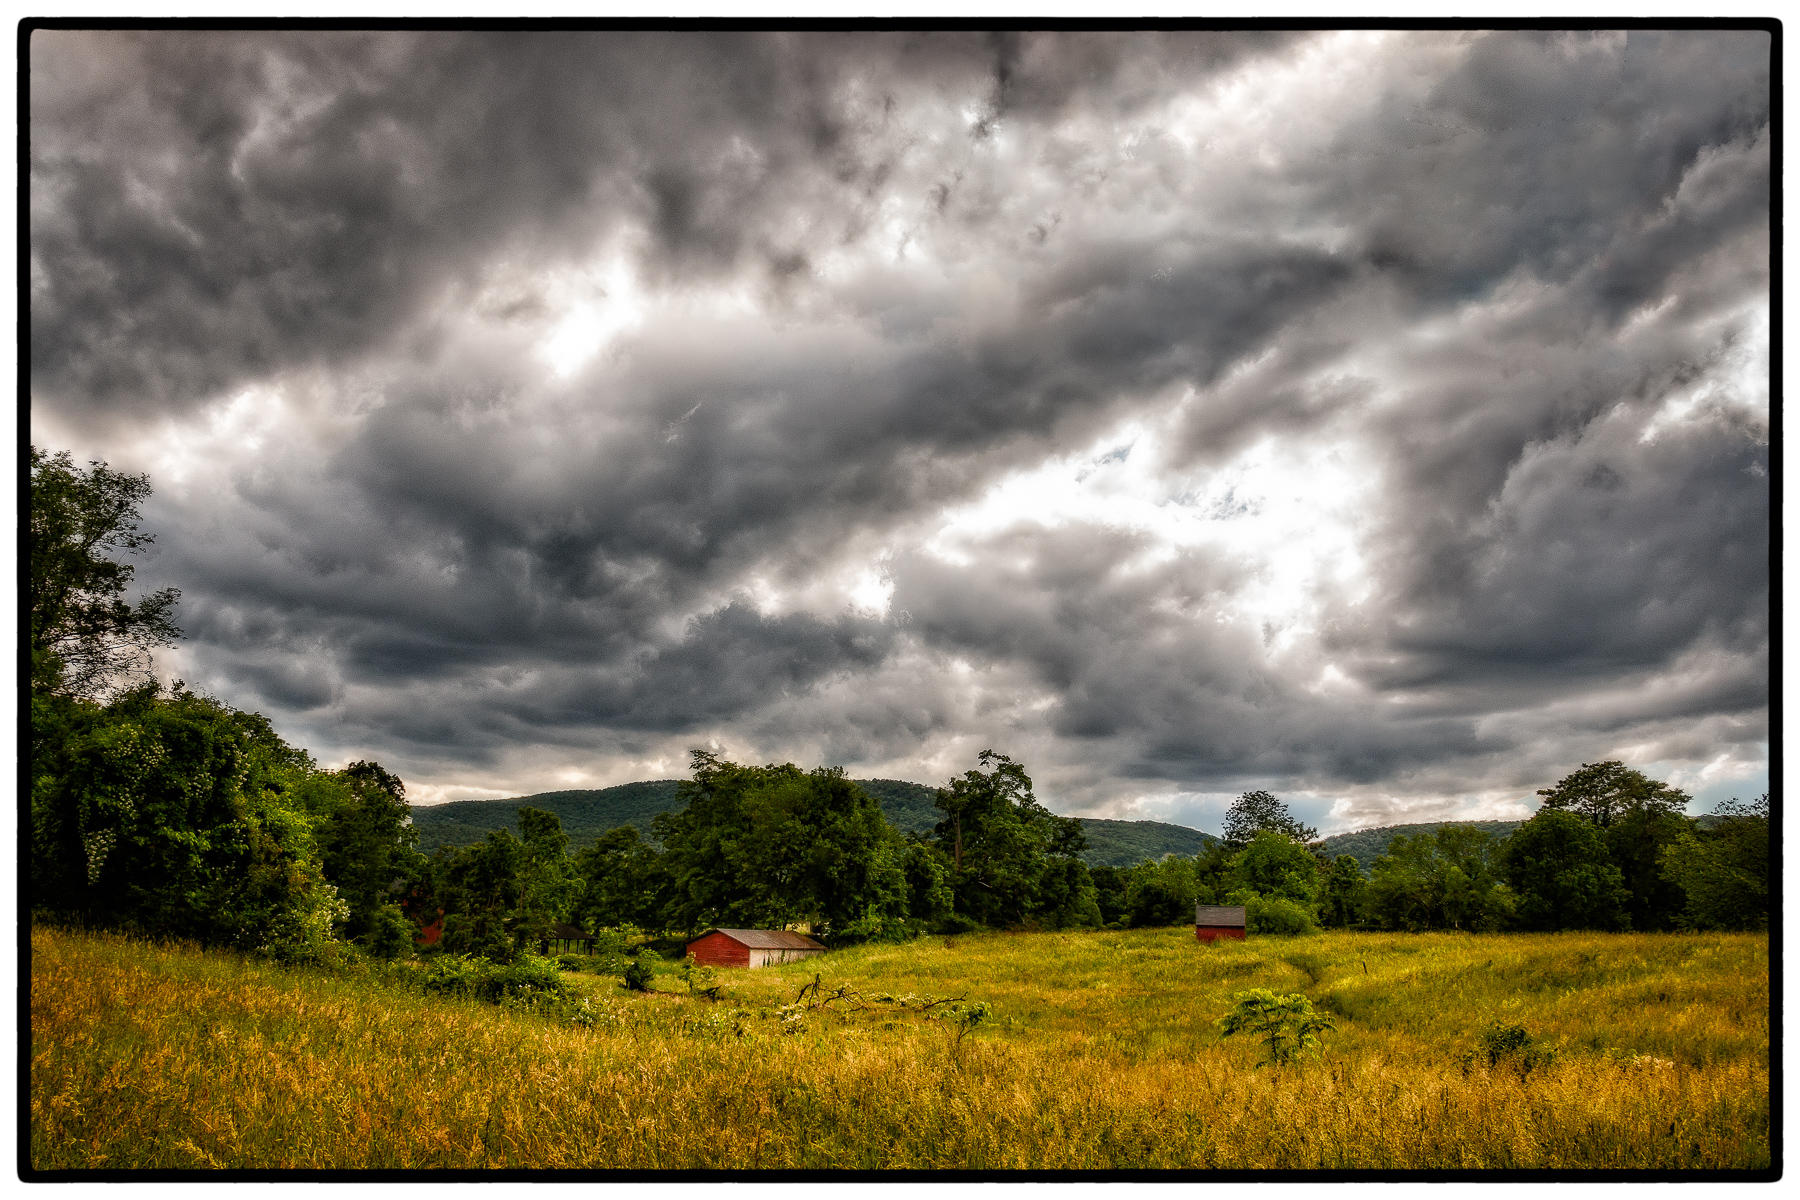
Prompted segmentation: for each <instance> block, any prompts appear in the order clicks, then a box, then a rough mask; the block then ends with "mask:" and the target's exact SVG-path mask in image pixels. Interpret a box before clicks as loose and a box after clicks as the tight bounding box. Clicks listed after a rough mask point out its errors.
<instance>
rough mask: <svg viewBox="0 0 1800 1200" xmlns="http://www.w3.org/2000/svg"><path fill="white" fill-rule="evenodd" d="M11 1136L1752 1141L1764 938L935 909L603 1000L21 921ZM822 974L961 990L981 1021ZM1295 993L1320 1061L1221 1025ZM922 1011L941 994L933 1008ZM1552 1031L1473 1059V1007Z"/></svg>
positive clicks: (481, 1160) (308, 1142) (1285, 1148)
mask: <svg viewBox="0 0 1800 1200" xmlns="http://www.w3.org/2000/svg"><path fill="white" fill-rule="evenodd" d="M31 969H32V975H31V1085H30V1091H31V1118H30V1119H31V1132H30V1157H31V1163H32V1165H33V1166H34V1167H35V1168H37V1169H39V1170H56V1169H71V1168H72V1169H82V1168H102V1169H118V1168H160V1169H171V1168H207V1167H235V1168H246V1169H279V1168H351V1169H355V1168H386V1169H393V1168H454V1169H465V1170H466V1169H471V1168H477V1169H479V1168H500V1167H508V1168H588V1169H592V1168H608V1167H623V1168H637V1169H668V1168H695V1167H709V1168H728V1169H745V1170H748V1169H754V1168H777V1167H778V1168H838V1169H846V1168H847V1169H876V1168H960V1169H976V1170H1006V1169H1011V1168H1048V1169H1096V1168H1101V1169H1131V1168H1202V1169H1242V1168H1285V1169H1317V1168H1323V1169H1328V1170H1361V1169H1384V1170H1396V1169H1398V1170H1406V1169H1421V1168H1423V1169H1438V1170H1444V1169H1449V1170H1456V1169H1485V1168H1514V1169H1517V1168H1550V1169H1574V1168H1612V1169H1646V1168H1647V1169H1657V1170H1684V1169H1695V1168H1701V1169H1705V1168H1714V1169H1717V1168H1727V1169H1731V1168H1738V1169H1743V1168H1749V1169H1766V1168H1767V1167H1768V1165H1769V1162H1770V1150H1769V1145H1770V1143H1769V1115H1770V1106H1769V1071H1768V1048H1769V1022H1768V944H1767V940H1766V938H1764V937H1763V936H1761V935H1740V934H1704V935H1691V936H1690V935H1655V934H1623V935H1608V934H1554V935H1449V934H1351V933H1329V934H1318V935H1313V936H1308V937H1300V938H1291V939H1282V938H1264V939H1254V940H1252V941H1250V942H1247V943H1223V944H1220V945H1217V946H1213V947H1202V946H1198V945H1196V943H1195V941H1194V938H1193V933H1192V930H1191V929H1188V928H1177V929H1164V930H1133V931H1129V932H1120V933H1112V932H1083V933H1066V934H1055V933H1039V934H991V935H982V936H973V937H971V936H963V937H956V938H951V939H945V938H929V939H924V940H921V941H918V942H915V943H912V944H909V945H905V946H884V947H865V948H860V949H856V950H848V951H840V952H836V953H832V954H829V955H827V956H824V957H822V958H818V959H814V960H812V961H811V962H810V963H807V964H804V965H794V966H789V967H784V968H775V969H763V970H757V971H738V972H728V973H725V972H722V973H721V974H722V977H723V978H724V980H725V994H724V996H723V998H722V999H720V1000H717V1001H710V1000H707V999H704V998H698V997H692V996H688V995H686V994H680V993H678V990H677V989H679V987H680V984H679V982H678V981H677V980H676V979H675V978H674V977H673V976H671V975H664V976H661V977H659V979H658V980H657V986H658V987H659V988H661V989H667V990H666V991H663V992H659V993H656V994H651V995H627V994H626V993H624V992H623V991H621V990H619V989H618V988H617V987H616V986H615V985H614V984H613V983H611V982H610V981H608V980H605V979H598V978H594V977H587V976H577V977H573V978H575V979H577V980H578V981H579V982H580V983H581V985H582V986H584V987H587V988H589V989H590V990H591V992H592V995H593V1003H594V1007H595V1011H596V1017H595V1020H594V1023H593V1025H592V1026H591V1027H588V1028H576V1027H572V1026H570V1025H568V1024H567V1023H559V1022H557V1021H554V1020H552V1019H550V1018H548V1017H542V1016H537V1015H533V1014H530V1013H525V1012H516V1011H509V1010H506V1009H502V1008H499V1007H496V1006H493V1005H488V1004H482V1003H479V1002H476V1001H465V1000H451V999H445V998H440V997H431V996H425V995H420V994H416V993H414V992H412V991H410V990H407V989H404V988H399V987H395V986H392V985H385V984H382V983H380V982H378V981H375V980H370V979H357V978H348V977H339V976H331V975H326V974H322V973H318V972H309V971H305V970H300V969H292V970H284V969H281V968H278V967H275V966H272V965H269V964H266V963H258V962H252V961H244V960H240V959H237V958H233V957H229V956H224V955H218V954H209V953H204V952H201V951H198V950H194V949H191V948H181V947H158V946H153V945H148V944H145V943H141V942H133V941H130V940H127V939H124V938H118V937H111V936H103V935H93V934H75V933H68V932H62V931H56V930H46V929H36V930H34V931H33V932H32V968H31ZM815 970H816V971H817V973H819V974H821V975H822V976H823V984H824V991H825V992H826V993H827V994H829V993H831V992H832V991H834V990H836V989H837V988H840V987H847V988H850V989H853V991H855V992H859V993H860V994H861V995H862V996H863V997H864V998H865V1000H872V998H873V997H875V996H877V995H879V994H882V993H905V994H911V995H914V996H918V997H925V996H933V997H950V996H966V997H967V998H968V999H969V1000H971V1001H985V1002H987V1003H988V1004H989V1005H990V1006H991V1010H992V1013H993V1019H992V1020H991V1021H989V1022H987V1023H985V1024H982V1025H979V1026H977V1027H975V1028H974V1029H973V1030H972V1031H970V1032H968V1033H967V1035H966V1036H965V1037H963V1038H962V1039H961V1040H960V1041H959V1040H958V1039H957V1036H956V1033H957V1031H956V1028H955V1026H954V1024H953V1023H951V1022H945V1021H933V1020H929V1019H927V1016H926V1014H922V1013H919V1012H917V1011H913V1010H907V1009H901V1008H898V1007H897V1006H895V1005H893V1004H884V1003H878V1002H871V1003H868V1006H867V1007H864V1008H861V1009H855V1008H852V1007H850V1006H849V1005H848V1004H847V1003H845V1002H842V1001H840V1002H839V1003H836V1004H833V1005H832V1006H830V1007H829V1008H820V1009H813V1010H805V1009H795V1008H792V1007H789V1008H788V1009H787V1011H786V1013H785V1014H784V1013H783V1011H782V1009H783V1006H788V1005H790V1004H791V1002H792V1001H794V1000H795V997H796V994H797V993H798V992H799V991H800V989H801V987H802V985H803V984H805V983H807V982H810V981H811V980H812V979H813V977H814V974H815ZM1252 987H1271V988H1274V989H1276V990H1278V991H1282V992H1287V991H1301V992H1304V993H1305V994H1306V995H1308V996H1309V997H1311V998H1312V999H1313V1001H1314V1003H1315V1004H1316V1005H1318V1006H1319V1007H1320V1008H1321V1009H1323V1010H1325V1011H1327V1012H1329V1013H1330V1014H1332V1015H1333V1016H1334V1018H1335V1020H1336V1022H1337V1028H1336V1030H1335V1031H1334V1032H1332V1033H1329V1034H1327V1035H1326V1039H1325V1046H1324V1049H1323V1052H1322V1053H1321V1054H1319V1055H1318V1056H1317V1057H1315V1058H1312V1059H1310V1060H1306V1061H1303V1062H1301V1063H1298V1064H1295V1065H1290V1066H1287V1067H1281V1068H1276V1067H1268V1066H1260V1067H1259V1066H1258V1065H1257V1064H1258V1059H1259V1048H1258V1046H1257V1045H1256V1043H1255V1042H1254V1041H1253V1040H1251V1039H1247V1038H1241V1037H1239V1038H1231V1039H1225V1040H1221V1038H1220V1037H1219V1034H1218V1031H1217V1030H1216V1029H1215V1028H1214V1025H1213V1022H1214V1020H1215V1019H1216V1018H1218V1017H1220V1016H1221V1015H1223V1014H1224V1012H1225V1011H1226V1010H1227V1009H1228V1008H1229V1007H1230V1006H1231V998H1232V996H1233V994H1234V993H1236V992H1238V991H1241V990H1244V989H1247V988H1252ZM931 1011H937V1010H931ZM1496 1021H1498V1022H1501V1023H1503V1024H1511V1025H1519V1026H1522V1027H1523V1028H1524V1029H1525V1030H1527V1031H1528V1032H1529V1033H1530V1035H1531V1036H1532V1038H1533V1045H1534V1046H1536V1047H1540V1048H1546V1049H1549V1050H1552V1051H1553V1052H1554V1058H1553V1059H1552V1060H1551V1061H1550V1062H1548V1064H1547V1065H1540V1066H1538V1067H1536V1068H1535V1069H1533V1070H1530V1071H1528V1072H1527V1071H1521V1070H1520V1069H1518V1068H1517V1067H1514V1066H1508V1065H1505V1064H1504V1063H1502V1065H1499V1066H1490V1065H1488V1061H1487V1059H1486V1058H1485V1057H1482V1058H1478V1059H1476V1060H1475V1061H1469V1052H1470V1051H1473V1050H1474V1049H1476V1047H1477V1045H1478V1041H1479V1037H1480V1034H1481V1033H1482V1031H1483V1030H1485V1029H1487V1028H1488V1027H1489V1025H1490V1024H1491V1023H1493V1022H1496Z"/></svg>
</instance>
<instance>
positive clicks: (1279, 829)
mask: <svg viewBox="0 0 1800 1200" xmlns="http://www.w3.org/2000/svg"><path fill="white" fill-rule="evenodd" d="M1265 832H1266V833H1279V834H1282V835H1284V836H1286V837H1289V838H1292V839H1293V840H1294V841H1296V842H1301V843H1305V842H1310V841H1312V840H1313V839H1314V838H1316V837H1318V836H1319V831H1318V830H1316V829H1314V828H1313V827H1312V826H1310V825H1303V824H1301V823H1300V822H1299V821H1297V820H1295V819H1294V818H1293V817H1292V816H1291V815H1289V813H1288V810H1287V805H1286V804H1283V803H1282V802H1281V801H1280V800H1278V799H1276V798H1275V797H1274V796H1273V795H1271V794H1270V793H1268V792H1264V791H1254V792H1245V793H1244V794H1243V795H1241V796H1239V797H1238V798H1237V799H1236V800H1235V801H1234V802H1233V803H1232V805H1231V808H1230V810H1229V811H1227V812H1226V814H1225V824H1224V827H1223V829H1222V830H1221V831H1220V833H1221V838H1222V840H1223V841H1224V842H1225V844H1226V845H1227V846H1229V847H1231V848H1232V849H1233V850H1239V849H1242V848H1243V847H1245V846H1248V845H1249V844H1250V843H1251V842H1252V841H1253V840H1255V838H1256V835H1257V834H1259V833H1265Z"/></svg>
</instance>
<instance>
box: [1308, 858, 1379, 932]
mask: <svg viewBox="0 0 1800 1200" xmlns="http://www.w3.org/2000/svg"><path fill="white" fill-rule="evenodd" d="M1368 903H1369V885H1368V883H1367V881H1365V880H1364V879H1363V873H1362V864H1360V863H1358V862H1357V861H1356V858H1355V856H1354V855H1349V854H1340V855H1338V856H1337V857H1336V858H1334V859H1332V860H1331V865H1330V866H1329V867H1328V868H1326V871H1325V879H1324V890H1323V894H1322V895H1321V896H1320V899H1319V919H1320V921H1321V923H1323V924H1324V925H1325V926H1326V927H1328V928H1331V929H1343V928H1345V927H1347V926H1350V925H1354V924H1356V923H1357V922H1358V921H1360V920H1361V919H1362V914H1363V909H1364V908H1365V907H1366V906H1367V905H1368Z"/></svg>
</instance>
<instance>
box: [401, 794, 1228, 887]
mask: <svg viewBox="0 0 1800 1200" xmlns="http://www.w3.org/2000/svg"><path fill="white" fill-rule="evenodd" d="M855 782H856V783H857V785H858V786H860V787H861V788H862V789H863V791H865V792H867V793H868V794H869V795H870V796H872V797H874V799H875V800H876V801H877V802H878V803H879V804H880V805H881V813H882V815H883V816H885V817H886V818H887V819H888V821H889V822H891V823H892V824H893V826H894V827H895V828H896V829H899V830H900V831H901V832H903V833H917V834H926V833H930V832H931V828H932V826H934V825H936V824H937V823H938V821H940V820H942V819H943V815H944V814H943V813H941V812H939V811H938V809H937V802H936V797H937V789H936V788H932V787H926V786H925V785H924V784H921V783H909V782H907V781H906V780H903V779H858V780H856V781H855ZM680 786H681V781H680V780H678V779H651V780H642V781H639V782H637V783H622V784H619V785H617V786H615V787H609V788H598V789H577V790H574V791H564V792H540V793H538V794H537V795H535V796H521V797H517V798H514V799H508V800H459V801H456V802H454V803H451V804H433V805H414V806H413V809H412V818H413V828H414V829H416V830H418V833H419V849H420V850H422V851H424V852H425V853H427V854H430V853H431V852H432V851H434V850H436V849H438V848H439V847H440V846H472V845H474V844H475V843H476V842H479V841H480V840H481V839H482V838H484V837H486V836H487V835H488V833H490V832H491V831H493V830H496V829H517V828H518V824H519V810H520V809H522V808H537V809H542V810H544V811H545V812H552V813H555V814H556V815H557V817H558V818H559V819H560V820H561V821H562V827H563V831H564V832H565V833H567V834H568V836H569V844H570V845H572V846H586V845H588V844H590V843H592V842H593V841H594V839H595V838H597V837H599V836H600V835H601V834H603V833H605V832H606V831H607V830H609V829H617V828H619V827H620V826H623V825H629V826H631V827H632V828H634V829H636V830H637V831H638V833H639V834H641V835H643V836H644V837H645V838H649V837H650V822H651V821H652V819H654V818H655V817H656V815H657V814H658V813H664V812H672V811H674V810H675V808H676V806H677V804H678V803H679V801H678V799H677V794H676V792H677V789H678V788H679V787H680ZM1076 819H1077V820H1078V821H1080V822H1081V831H1082V833H1083V834H1085V835H1086V836H1087V848H1086V849H1085V850H1084V851H1082V854H1081V858H1082V860H1083V861H1085V862H1086V863H1087V864H1088V865H1089V866H1094V867H1102V866H1106V867H1125V866H1130V865H1131V864H1132V863H1136V862H1143V861H1144V860H1146V859H1157V858H1161V857H1162V856H1163V855H1165V854H1183V855H1187V854H1198V853H1199V852H1200V851H1201V850H1204V849H1205V848H1206V846H1207V845H1208V844H1209V843H1211V842H1212V841H1214V840H1215V839H1214V838H1213V836H1212V835H1211V834H1209V833H1202V832H1200V831H1199V830H1197V829H1189V828H1187V827H1186V826H1184V825H1170V824H1168V823H1166V822H1163V821H1108V820H1101V819H1098V818H1094V817H1078V818H1076Z"/></svg>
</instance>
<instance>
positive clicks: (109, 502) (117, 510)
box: [26, 446, 181, 699]
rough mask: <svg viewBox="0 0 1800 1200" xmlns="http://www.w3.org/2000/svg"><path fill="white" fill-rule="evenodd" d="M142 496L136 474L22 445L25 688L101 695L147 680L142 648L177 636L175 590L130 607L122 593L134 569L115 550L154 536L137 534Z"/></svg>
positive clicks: (146, 652) (133, 547)
mask: <svg viewBox="0 0 1800 1200" xmlns="http://www.w3.org/2000/svg"><path fill="white" fill-rule="evenodd" d="M149 495H150V483H149V480H147V479H146V478H145V477H144V476H142V475H125V474H122V473H120V472H118V471H114V470H112V469H110V468H109V467H108V466H107V465H106V464H105V463H103V462H91V463H89V464H88V467H87V469H86V470H82V469H81V468H79V467H77V466H75V464H74V461H73V460H72V459H71V458H70V456H69V454H68V452H67V451H59V452H57V453H54V454H52V453H50V452H48V451H45V450H43V449H40V448H39V447H37V446H33V447H31V512H30V522H29V524H30V527H29V530H28V531H27V539H28V544H29V547H30V561H29V565H28V569H27V572H26V609H27V620H28V630H29V635H28V636H29V639H30V653H31V666H30V670H31V689H32V692H33V693H34V694H39V693H43V694H59V695H65V696H73V697H78V698H84V699H102V698H104V697H106V696H108V695H111V694H113V693H115V692H117V691H118V690H120V689H121V688H125V687H129V686H132V685H135V684H140V683H144V682H147V681H148V680H149V678H150V654H151V651H153V650H155V649H156V648H157V647H158V646H166V645H170V644H172V643H173V642H174V641H175V639H176V638H178V637H179V636H180V634H181V631H180V630H179V629H177V628H176V627H175V623H174V620H173V613H174V609H175V601H176V600H177V598H178V597H179V595H180V593H179V592H177V591H176V590H175V589H174V588H164V589H162V590H161V591H158V592H153V593H151V594H150V595H148V596H146V597H144V598H143V599H142V600H141V601H139V602H138V603H137V604H135V605H134V604H132V603H130V602H128V601H127V600H126V599H125V598H124V596H125V590H126V588H127V587H129V586H130V584H131V577H132V573H133V568H132V567H130V566H129V565H127V564H125V563H122V562H119V561H118V560H117V556H119V555H125V554H134V553H136V552H137V551H139V550H141V549H143V547H145V546H147V545H149V544H150V543H151V542H152V541H154V540H155V539H154V538H152V537H151V536H150V535H149V534H146V533H139V532H138V521H139V519H140V514H139V511H138V510H139V507H140V506H141V505H142V504H143V502H144V501H145V500H146V499H147V498H148V497H149Z"/></svg>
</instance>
